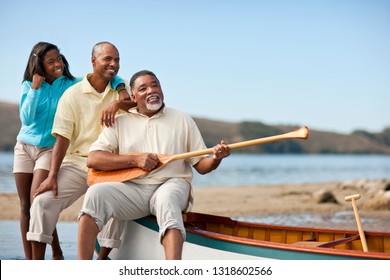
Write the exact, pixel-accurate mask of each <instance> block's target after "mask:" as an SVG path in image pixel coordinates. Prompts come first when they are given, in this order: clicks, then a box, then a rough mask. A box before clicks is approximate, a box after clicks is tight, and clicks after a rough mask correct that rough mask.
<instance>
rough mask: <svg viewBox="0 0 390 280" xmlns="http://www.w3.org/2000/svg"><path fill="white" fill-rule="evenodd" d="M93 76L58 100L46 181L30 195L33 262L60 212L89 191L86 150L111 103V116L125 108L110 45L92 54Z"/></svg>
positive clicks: (42, 251)
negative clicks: (115, 84)
mask: <svg viewBox="0 0 390 280" xmlns="http://www.w3.org/2000/svg"><path fill="white" fill-rule="evenodd" d="M92 65H93V73H92V74H88V75H86V76H85V78H84V79H83V80H82V81H81V82H79V83H77V84H75V85H74V86H72V87H70V88H69V89H68V90H67V91H66V92H65V93H64V95H63V96H62V98H61V99H60V101H59V104H58V108H57V112H56V116H55V119H54V125H53V130H52V134H53V135H55V136H56V142H55V144H54V148H53V155H52V161H51V167H50V172H49V176H48V178H47V179H46V180H45V181H44V182H43V183H42V184H41V186H40V187H39V188H38V190H37V191H36V193H35V194H34V197H35V198H34V201H33V204H32V205H31V209H30V213H31V218H30V228H29V232H28V233H27V239H28V240H29V241H32V248H33V259H44V256H45V249H46V244H50V243H51V241H52V233H53V230H54V228H55V227H56V224H57V222H58V218H59V215H60V213H61V211H62V210H64V209H65V208H67V207H69V206H70V205H71V204H72V203H73V202H75V201H76V200H77V199H78V198H79V197H80V196H82V195H83V194H84V193H85V192H86V191H87V188H88V185H87V183H86V177H87V167H86V161H87V156H88V152H89V148H90V145H91V144H92V143H93V142H94V141H95V140H96V139H97V137H98V136H99V134H100V132H101V131H102V129H103V126H102V125H99V122H100V123H101V122H104V123H105V124H107V123H109V122H106V121H105V120H103V121H101V115H102V111H103V109H104V108H106V107H107V106H108V105H109V104H110V106H111V109H112V110H111V111H110V112H108V113H106V114H105V116H104V117H107V116H108V117H112V116H113V114H112V112H114V113H115V111H116V110H117V109H118V108H119V107H120V108H125V107H126V106H128V105H129V104H128V103H126V105H125V103H124V102H122V101H119V100H118V91H116V90H114V89H112V88H111V84H110V81H111V80H112V79H113V78H114V77H115V75H116V74H117V73H118V71H119V52H118V50H117V48H116V47H115V46H114V45H113V44H111V43H108V42H101V43H98V44H96V45H95V46H94V47H93V50H92Z"/></svg>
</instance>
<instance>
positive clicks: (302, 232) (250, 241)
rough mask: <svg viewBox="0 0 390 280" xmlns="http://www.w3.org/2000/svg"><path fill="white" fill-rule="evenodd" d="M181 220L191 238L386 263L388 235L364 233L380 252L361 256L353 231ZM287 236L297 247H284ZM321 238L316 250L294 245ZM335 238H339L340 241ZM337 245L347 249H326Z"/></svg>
mask: <svg viewBox="0 0 390 280" xmlns="http://www.w3.org/2000/svg"><path fill="white" fill-rule="evenodd" d="M184 220H185V224H186V230H187V232H189V233H192V234H195V235H202V236H205V237H208V238H211V239H218V240H223V241H227V242H233V243H239V244H243V245H249V246H261V247H267V248H276V249H281V250H291V251H300V252H310V253H316V254H331V255H340V256H352V257H359V258H369V259H390V232H365V234H366V238H367V240H368V242H369V244H374V243H375V246H378V248H374V249H375V250H380V251H381V252H363V251H360V250H361V246H360V241H359V237H358V232H357V231H353V230H341V229H326V228H308V227H294V226H279V225H268V224H258V223H250V222H239V221H234V220H232V219H230V218H227V217H220V216H214V215H208V214H200V213H188V214H185V215H184ZM222 225H223V226H222ZM207 227H213V228H217V230H215V231H214V230H209V229H208V228H207ZM240 228H247V229H249V230H247V233H248V234H247V235H246V236H239V229H240ZM256 229H261V230H262V231H264V233H265V239H266V240H259V239H255V238H253V234H254V232H256ZM229 230H230V232H231V233H230V234H229V233H227V232H228V231H229ZM272 231H279V232H280V233H281V234H280V238H281V239H283V240H281V241H278V242H275V241H272V240H271V237H272ZM290 232H294V233H296V237H295V238H296V239H297V241H296V242H297V244H294V243H295V242H291V243H288V241H287V239H288V237H289V233H290ZM321 235H325V237H326V238H327V239H328V240H326V241H325V242H324V241H323V242H320V243H321V244H319V247H311V246H310V247H308V246H302V244H301V245H300V244H299V243H298V241H310V240H316V241H319V239H320V238H321ZM304 236H310V238H308V239H304ZM335 236H336V240H335ZM338 236H340V237H341V238H340V237H338ZM322 238H324V237H322ZM299 239H301V240H299ZM374 239H375V242H374V243H372V240H374ZM385 239H386V242H387V243H389V245H387V246H386V248H389V249H388V250H389V251H387V252H385V246H384V243H385ZM378 240H379V241H378ZM354 241H355V243H356V244H355V243H354V248H358V249H351V246H352V242H354ZM370 242H371V243H370ZM332 243H333V244H332ZM338 243H340V244H346V245H345V246H346V247H347V248H343V249H337V248H328V247H330V246H337V245H339V244H338ZM321 246H322V247H321ZM374 249H373V250H374ZM382 251H383V252H382Z"/></svg>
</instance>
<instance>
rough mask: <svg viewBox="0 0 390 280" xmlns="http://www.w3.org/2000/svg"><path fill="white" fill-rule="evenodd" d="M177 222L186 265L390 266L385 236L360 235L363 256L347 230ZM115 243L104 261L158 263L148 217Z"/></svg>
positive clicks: (222, 220)
mask: <svg viewBox="0 0 390 280" xmlns="http://www.w3.org/2000/svg"><path fill="white" fill-rule="evenodd" d="M183 219H184V221H185V227H186V232H187V238H186V241H185V243H184V246H183V255H182V257H183V259H187V260H192V259H198V260H212V259H215V260H224V259H233V260H245V259H280V260H342V259H345V260H354V259H355V260H358V259H388V260H390V232H364V233H365V238H366V242H367V245H368V252H363V248H362V242H361V241H360V237H359V233H358V231H353V230H341V229H325V228H309V227H294V226H279V225H269V224H260V223H250V222H241V221H235V220H232V219H230V218H228V217H221V216H214V215H208V214H201V213H187V214H184V215H183ZM121 240H122V244H121V246H120V248H118V249H113V250H112V251H111V253H110V255H109V258H110V259H114V260H128V259H136V260H150V259H152V260H153V259H160V260H161V259H164V250H163V247H162V245H161V244H160V243H159V240H158V225H157V222H156V219H155V217H153V216H148V217H145V218H142V219H138V220H135V221H127V222H126V226H125V229H124V232H123V234H122V237H121ZM96 250H97V252H99V251H100V247H99V244H98V242H97V243H96Z"/></svg>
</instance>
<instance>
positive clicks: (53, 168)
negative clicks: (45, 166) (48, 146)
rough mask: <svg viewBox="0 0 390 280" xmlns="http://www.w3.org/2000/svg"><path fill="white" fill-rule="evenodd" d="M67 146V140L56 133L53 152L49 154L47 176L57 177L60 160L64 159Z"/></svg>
mask: <svg viewBox="0 0 390 280" xmlns="http://www.w3.org/2000/svg"><path fill="white" fill-rule="evenodd" d="M68 147H69V140H68V139H67V138H65V137H63V136H61V135H57V136H56V142H55V144H54V147H53V153H52V156H51V164H50V172H49V176H55V177H57V174H58V171H59V170H60V167H61V164H62V161H63V160H64V157H65V155H66V151H67V150H68Z"/></svg>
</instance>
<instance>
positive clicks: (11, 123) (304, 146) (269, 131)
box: [0, 102, 390, 154]
mask: <svg viewBox="0 0 390 280" xmlns="http://www.w3.org/2000/svg"><path fill="white" fill-rule="evenodd" d="M194 120H195V122H196V123H197V125H198V127H199V130H200V131H201V133H202V135H203V138H204V140H205V142H206V145H207V147H212V146H214V145H215V144H217V143H219V142H220V140H222V139H223V140H225V141H226V142H227V143H236V142H241V141H246V140H252V139H257V138H262V137H266V136H271V135H277V134H281V133H286V132H289V131H292V130H295V129H297V128H298V127H297V126H291V125H267V124H264V123H262V122H254V121H243V122H237V123H233V122H224V121H216V120H210V119H205V118H197V117H194ZM19 129H20V120H19V106H18V105H17V104H12V103H6V102H0V130H1V132H2V133H1V134H0V151H13V147H14V145H15V141H16V135H17V134H18V132H19ZM309 129H310V128H309ZM234 152H237V153H312V154H315V153H337V154H341V153H353V154H363V153H364V154H366V153H369V154H390V127H389V128H386V129H384V130H383V131H382V132H378V133H369V132H366V131H360V130H359V131H355V132H353V133H351V134H340V133H335V132H328V131H316V130H310V132H309V139H307V140H286V141H279V142H274V143H269V144H265V145H257V146H252V147H248V148H243V149H239V150H236V151H234Z"/></svg>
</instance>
